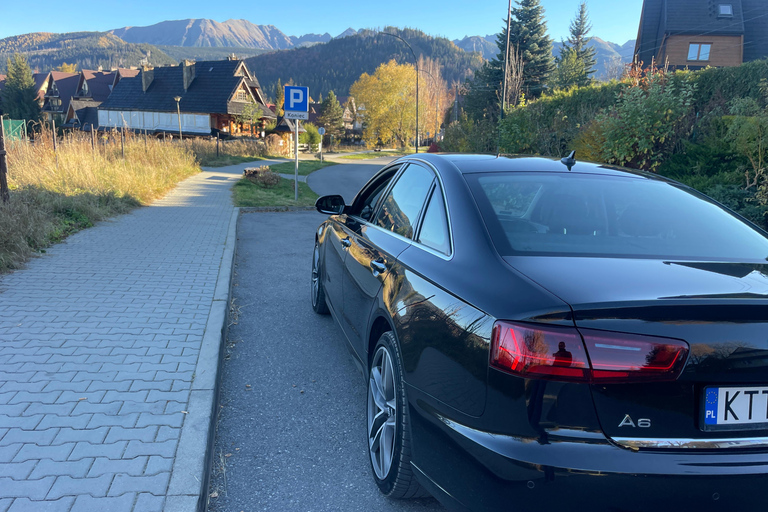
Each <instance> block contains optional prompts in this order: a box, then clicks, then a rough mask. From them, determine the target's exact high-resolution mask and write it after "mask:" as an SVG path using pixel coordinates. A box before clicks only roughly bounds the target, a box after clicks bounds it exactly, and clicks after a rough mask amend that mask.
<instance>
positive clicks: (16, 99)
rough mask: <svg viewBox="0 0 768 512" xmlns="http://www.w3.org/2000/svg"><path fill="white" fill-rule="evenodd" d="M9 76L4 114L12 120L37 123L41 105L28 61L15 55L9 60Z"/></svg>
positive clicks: (4, 96)
mask: <svg viewBox="0 0 768 512" xmlns="http://www.w3.org/2000/svg"><path fill="white" fill-rule="evenodd" d="M7 67H8V76H7V77H6V79H5V87H4V88H3V92H2V104H3V112H4V113H5V114H6V115H8V116H9V117H10V118H11V119H18V120H22V119H23V120H24V121H37V120H39V119H40V104H39V103H38V102H37V91H36V90H35V81H34V79H33V78H32V70H30V69H29V65H28V64H27V59H26V58H24V56H22V55H19V54H14V55H13V58H11V59H8V61H7Z"/></svg>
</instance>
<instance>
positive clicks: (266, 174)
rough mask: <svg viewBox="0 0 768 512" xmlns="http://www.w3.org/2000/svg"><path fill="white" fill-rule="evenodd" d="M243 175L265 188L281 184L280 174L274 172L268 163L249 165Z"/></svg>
mask: <svg viewBox="0 0 768 512" xmlns="http://www.w3.org/2000/svg"><path fill="white" fill-rule="evenodd" d="M243 177H245V178H246V179H247V180H249V181H251V182H252V183H255V184H257V185H261V186H262V187H264V188H273V187H276V186H277V185H279V184H280V175H279V174H277V173H275V172H272V169H270V168H269V166H268V165H262V166H261V167H249V168H247V169H245V170H244V171H243Z"/></svg>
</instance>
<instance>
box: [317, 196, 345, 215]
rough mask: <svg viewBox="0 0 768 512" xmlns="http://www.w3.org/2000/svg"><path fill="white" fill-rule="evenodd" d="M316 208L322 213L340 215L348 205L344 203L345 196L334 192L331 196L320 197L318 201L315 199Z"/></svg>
mask: <svg viewBox="0 0 768 512" xmlns="http://www.w3.org/2000/svg"><path fill="white" fill-rule="evenodd" d="M315 208H316V209H317V211H319V212H320V213H324V214H326V215H339V214H341V213H344V209H345V208H346V205H345V204H344V198H343V197H341V196H340V195H335V194H334V195H330V196H323V197H319V198H318V199H317V201H315Z"/></svg>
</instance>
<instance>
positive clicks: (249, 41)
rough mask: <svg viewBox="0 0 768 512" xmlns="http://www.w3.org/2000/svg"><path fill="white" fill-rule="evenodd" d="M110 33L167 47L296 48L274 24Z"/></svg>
mask: <svg viewBox="0 0 768 512" xmlns="http://www.w3.org/2000/svg"><path fill="white" fill-rule="evenodd" d="M110 33H112V34H114V35H116V36H117V37H119V38H120V39H122V40H123V41H126V42H129V43H148V44H155V45H167V46H203V47H206V46H218V47H221V46H224V47H226V46H232V47H243V48H260V49H263V50H282V49H285V48H291V47H293V41H291V38H290V37H288V36H286V35H285V34H284V33H283V32H281V31H280V29H278V28H277V27H275V26H274V25H255V24H253V23H251V22H250V21H247V20H227V21H224V22H218V21H214V20H209V19H186V20H173V21H163V22H160V23H156V24H154V25H149V26H146V27H123V28H117V29H114V30H110Z"/></svg>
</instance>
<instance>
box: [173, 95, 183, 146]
mask: <svg viewBox="0 0 768 512" xmlns="http://www.w3.org/2000/svg"><path fill="white" fill-rule="evenodd" d="M173 99H174V100H176V114H177V115H178V116H179V140H181V139H182V137H181V108H180V107H179V102H180V101H181V96H175V97H174V98H173Z"/></svg>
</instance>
